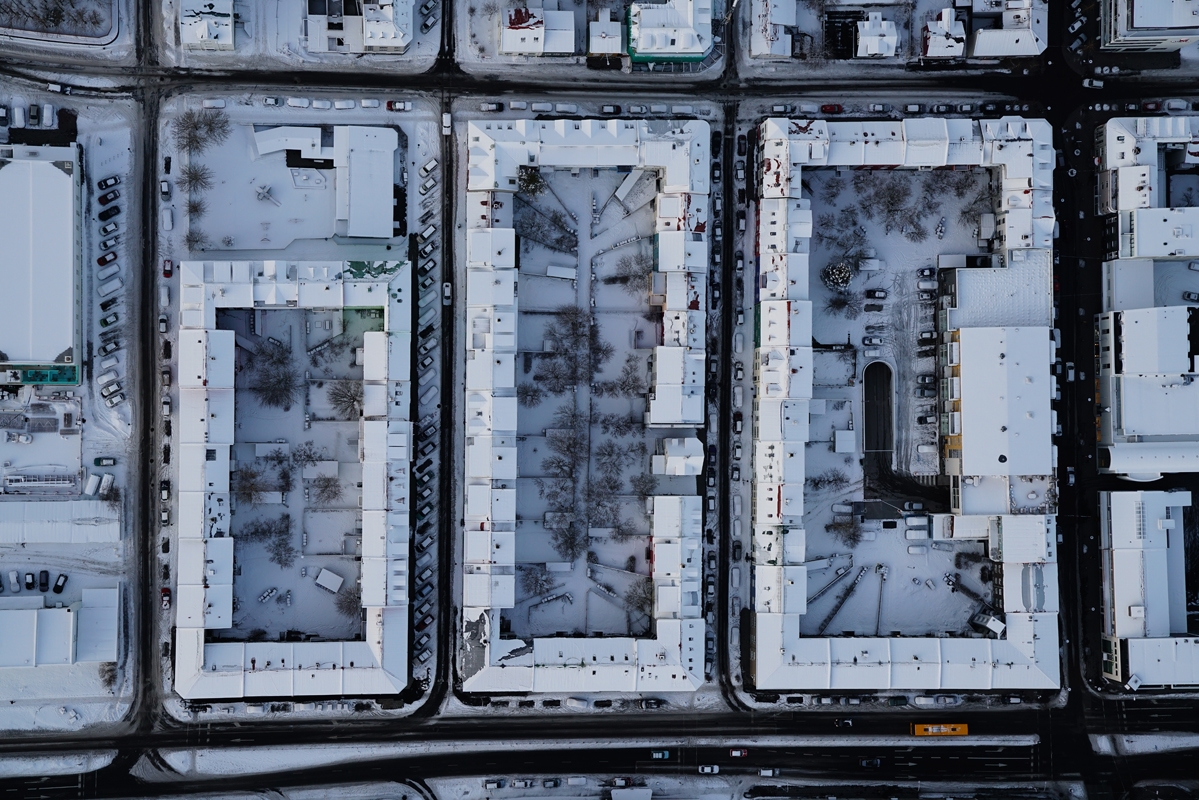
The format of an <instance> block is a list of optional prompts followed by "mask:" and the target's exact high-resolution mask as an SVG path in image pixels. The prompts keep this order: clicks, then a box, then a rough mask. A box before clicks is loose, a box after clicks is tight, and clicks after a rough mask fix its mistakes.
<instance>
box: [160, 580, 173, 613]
mask: <svg viewBox="0 0 1199 800" xmlns="http://www.w3.org/2000/svg"><path fill="white" fill-rule="evenodd" d="M159 594H160V595H161V596H162V610H163V611H166V610H167V609H169V608H170V607H171V590H170V589H168V588H167V587H165V586H164V587H162V590H161V591H160V592H159Z"/></svg>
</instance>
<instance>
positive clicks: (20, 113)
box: [12, 106, 25, 128]
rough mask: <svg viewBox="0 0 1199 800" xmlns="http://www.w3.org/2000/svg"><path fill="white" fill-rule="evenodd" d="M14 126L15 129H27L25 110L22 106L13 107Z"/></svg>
mask: <svg viewBox="0 0 1199 800" xmlns="http://www.w3.org/2000/svg"><path fill="white" fill-rule="evenodd" d="M12 126H13V127H14V128H24V127H25V109H24V108H22V107H21V106H13V107H12Z"/></svg>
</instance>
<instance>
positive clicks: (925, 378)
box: [916, 375, 937, 385]
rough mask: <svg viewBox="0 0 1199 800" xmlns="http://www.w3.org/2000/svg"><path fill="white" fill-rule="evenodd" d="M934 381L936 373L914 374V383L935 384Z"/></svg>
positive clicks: (935, 380)
mask: <svg viewBox="0 0 1199 800" xmlns="http://www.w3.org/2000/svg"><path fill="white" fill-rule="evenodd" d="M936 382H937V376H936V375H917V376H916V383H921V384H925V385H932V384H935V383H936Z"/></svg>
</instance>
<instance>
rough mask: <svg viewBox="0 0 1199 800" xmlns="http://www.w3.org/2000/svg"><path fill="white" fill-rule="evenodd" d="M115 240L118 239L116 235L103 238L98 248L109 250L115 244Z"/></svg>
mask: <svg viewBox="0 0 1199 800" xmlns="http://www.w3.org/2000/svg"><path fill="white" fill-rule="evenodd" d="M117 241H118V240H117V237H115V236H114V237H112V238H111V239H105V240H104V241H102V242H100V249H101V250H111V249H112V248H114V247H116V246H117Z"/></svg>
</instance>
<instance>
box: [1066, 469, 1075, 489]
mask: <svg viewBox="0 0 1199 800" xmlns="http://www.w3.org/2000/svg"><path fill="white" fill-rule="evenodd" d="M1066 485H1067V486H1073V485H1074V467H1066Z"/></svg>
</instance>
